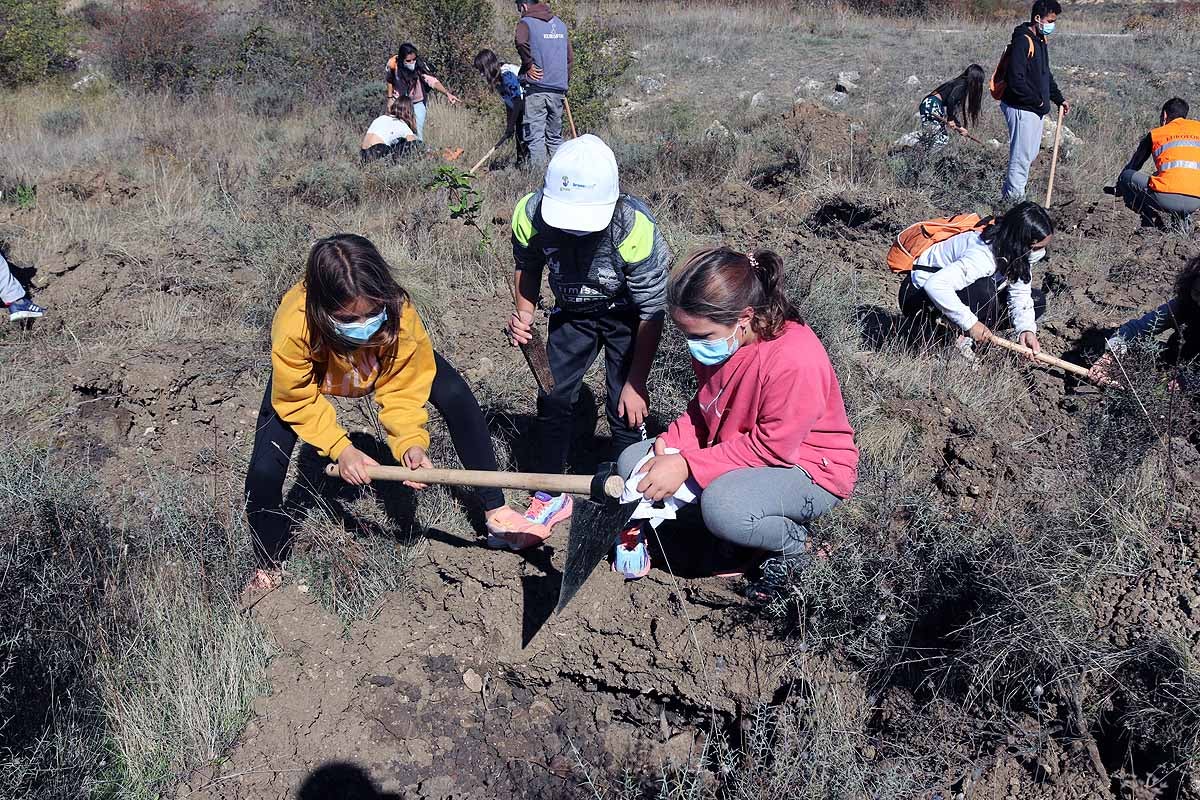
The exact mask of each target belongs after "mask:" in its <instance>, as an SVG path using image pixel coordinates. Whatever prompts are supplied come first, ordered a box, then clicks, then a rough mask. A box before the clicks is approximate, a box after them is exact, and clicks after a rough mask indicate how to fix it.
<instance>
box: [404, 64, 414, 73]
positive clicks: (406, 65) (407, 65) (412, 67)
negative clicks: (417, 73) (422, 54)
mask: <svg viewBox="0 0 1200 800" xmlns="http://www.w3.org/2000/svg"><path fill="white" fill-rule="evenodd" d="M404 68H405V69H406V70H408V71H409V72H412V71H413V70H415V69H416V68H417V62H415V61H412V62H409V61H405V62H404Z"/></svg>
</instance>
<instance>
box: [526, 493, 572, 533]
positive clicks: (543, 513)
mask: <svg viewBox="0 0 1200 800" xmlns="http://www.w3.org/2000/svg"><path fill="white" fill-rule="evenodd" d="M574 508H575V501H574V500H573V499H571V495H569V494H560V495H550V494H546V493H545V492H534V493H533V497H531V498H530V499H529V510H528V511H526V512H525V519H527V520H529V521H530V522H532V523H534V524H536V525H545V526H546V527H547V528H553V527H554V526H555V525H557V524H558V523H560V522H562V521H563V520H567V519H570V518H571V511H572V510H573V509H574Z"/></svg>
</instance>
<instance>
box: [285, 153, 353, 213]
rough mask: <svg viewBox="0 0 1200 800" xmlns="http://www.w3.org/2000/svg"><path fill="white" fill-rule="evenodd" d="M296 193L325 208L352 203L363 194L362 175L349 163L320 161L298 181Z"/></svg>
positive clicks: (310, 202)
mask: <svg viewBox="0 0 1200 800" xmlns="http://www.w3.org/2000/svg"><path fill="white" fill-rule="evenodd" d="M296 194H297V195H298V196H299V197H300V198H301V199H302V200H304V202H306V203H309V204H310V205H314V206H321V207H323V208H328V207H330V206H338V205H352V204H355V203H357V202H358V199H359V197H360V196H361V195H362V175H361V174H360V173H359V171H358V170H356V169H355V168H354V167H352V166H350V165H349V164H343V163H341V162H337V163H333V164H328V163H318V164H315V165H313V167H312V168H311V169H309V170H308V172H306V173H304V175H302V176H301V177H300V180H298V181H297V182H296Z"/></svg>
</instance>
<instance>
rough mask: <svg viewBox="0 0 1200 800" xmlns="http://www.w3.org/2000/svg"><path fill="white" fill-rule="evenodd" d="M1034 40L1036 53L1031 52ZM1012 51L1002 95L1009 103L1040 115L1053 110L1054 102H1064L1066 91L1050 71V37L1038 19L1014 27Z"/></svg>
mask: <svg viewBox="0 0 1200 800" xmlns="http://www.w3.org/2000/svg"><path fill="white" fill-rule="evenodd" d="M1031 41H1032V42H1033V56H1032V57H1031V56H1030V55H1029V43H1030V42H1031ZM1009 47H1010V48H1011V51H1010V53H1009V57H1008V73H1007V75H1006V76H1005V79H1006V80H1007V81H1008V86H1007V88H1005V90H1004V97H1003V98H1001V99H1002V100H1003V101H1004V103H1005V105H1008V106H1009V107H1011V108H1019V109H1021V110H1023V111H1032V112H1033V113H1035V114H1037V115H1039V116H1043V117H1044V116H1046V115H1047V114H1049V113H1050V103H1051V102H1053V103H1055V104H1056V105H1060V106H1061V105H1062V103H1063V96H1062V92H1060V91H1059V90H1058V84H1057V83H1055V82H1054V75H1052V74H1051V73H1050V51H1049V50H1048V49H1047V48H1046V37H1045V36H1043V35H1042V32H1041V31H1039V30H1038V28H1037V23H1034V22H1025V23H1022V24H1020V25H1018V26H1017V27H1016V28H1014V29H1013V34H1012V44H1010V45H1009Z"/></svg>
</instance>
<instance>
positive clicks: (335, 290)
mask: <svg viewBox="0 0 1200 800" xmlns="http://www.w3.org/2000/svg"><path fill="white" fill-rule="evenodd" d="M271 366H272V371H271V380H270V382H269V383H268V384H267V390H266V394H265V395H264V397H263V402H262V407H261V409H260V410H259V412H258V426H257V430H256V432H255V435H254V451H253V453H252V454H251V456H250V468H249V470H248V472H247V475H246V514H247V517H248V519H249V522H250V530H251V533H252V536H253V545H254V553H255V557H256V559H257V561H258V570H257V571H256V573H255V575H254V577H253V578H252V579H251V581H250V587H251V588H254V589H267V588H271V587H272V586H274V585H277V583H278V580H279V575H278V568H279V565H280V563H281V562H282V561H283V560H284V559H285V557H286V555H287V550H288V546H289V545H290V530H289V520H288V518H287V516H285V515H284V513H283V511H282V505H283V483H284V478H285V476H286V475H287V469H288V463H289V462H290V460H291V455H292V450H293V449H294V448H295V446H296V439H297V438H300V439H303V440H304V441H306V442H308V443H309V444H311V445H312V446H313V447H315V448H316V449H317V452H318V453H320V454H321V455H322V456H325V457H327V458H329V459H331V460H333V461H336V462H337V464H338V466H339V467H340V468H341V474H342V477H343V478H344V479H345V480H346V481H347V482H348V483H351V484H354V485H363V484H367V483H370V482H371V479H370V476H368V474H367V467H370V466H374V465H376V464H377V463H378V462H376V461H375V460H374V459H373V458H371V457H370V456H369V455H367V454H366V453H364V452H363V451H361V450H359V449H358V448H357V447H355V446H354V445H353V444H351V442H350V439H349V435H348V434H347V432H346V429H345V428H343V427H342V426H340V425H339V424H338V421H337V415H336V413H335V411H334V408H333V405H332V404H331V403H330V402H329V400H328V399H326V397H325V396H326V395H337V396H339V397H363V396H365V395H368V394H371V393H372V392H374V394H375V401H376V403H378V404H379V419H380V422H381V423H382V424H383V427H384V429H385V430H386V431H387V440H388V447H389V448H390V449H391V451H392V454H393V455H394V456H395V457H396V459H397V460H399V461H400V462H401V463H403V464H404V465H405V466H408V467H411V468H413V469H420V468H422V467H431V466H432V464H431V463H430V461H429V456H428V455H427V454H426V450H427V449H428V447H429V433H428V432H427V431H426V430H425V423H426V421H427V420H428V419H429V414H428V413H427V412H426V411H425V403H426V402H432V403H433V405H434V407H435V408H437V409H438V411H439V412H440V413H441V415H442V417H443V418H444V419H445V420H446V425H447V427H448V428H449V429H450V436H451V439H452V440H453V442H454V447H455V450H456V451H457V452H458V455H459V459H460V460H461V461H462V462H463V464H464V465H465V466H466V467H467V468H469V469H484V470H495V469H496V456H495V454H494V453H493V451H492V440H491V436H490V435H489V433H488V429H487V423H486V421H485V420H484V417H483V412H482V411H481V410H480V408H479V404H478V403H477V402H476V400H475V397H474V395H472V394H471V390H470V388H469V387H468V386H467V384H466V382H465V381H464V380H463V379H462V376H460V375H459V374H458V373H457V372H456V371H455V369H454V367H452V366H450V364H449V363H448V362H447V361H446V360H445V359H444V358H442V357H441V356H440V355H438V354H437V353H435V352H434V351H433V346H432V345H431V344H430V341H429V336H428V334H426V332H425V327H424V326H423V325H422V324H421V319H420V317H419V316H418V315H417V311H416V309H415V308H414V307H413V304H412V301H411V299H410V298H409V296H408V293H407V292H405V291H404V289H402V288H401V287H400V286H399V285H398V284H397V283H396V281H395V279H394V278H393V277H392V272H391V269H390V267H389V266H388V264H387V262H386V261H384V259H383V256H381V255H380V254H379V251H378V250H377V249H376V248H375V246H374V245H373V244H371V242H370V241H368V240H367V239H365V238H363V237H362V236H356V235H354V234H337V235H335V236H330V237H327V238H325V239H322V240H320V241H318V242H317V243H316V244H314V245H313V247H312V251H311V252H310V253H309V256H308V264H307V266H306V268H305V273H304V280H303V281H302V282H300V283H298V284H296V285H295V286H293V287H292V288H291V290H290V291H288V293H287V294H285V295H284V296H283V300H282V301H281V302H280V304H279V310H278V311H277V312H276V313H275V321H274V323H273V324H272V326H271ZM408 485H409V486H411V487H412V488H414V489H422V488H424V485H422V484H415V483H409V484H408ZM479 497H480V500H481V501H482V503H483V506H484V509H485V512H486V516H487V528H488V532H489V534H500V533H503V534H505V535H507V536H512V535H513V534H514V533H516V534H518V535H519V534H520V533H522V532H524V531H525V530H526V529H527V528H528V527H529V526H530V523H528V522H526V520H525V518H524V517H523V516H522V515H521V514H519V513H517V512H516V511H514V510H513V509H511V508H509V507H508V506H507V505H505V503H504V494H503V493H502V492H501V491H500V490H498V489H484V490H480V491H479Z"/></svg>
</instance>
